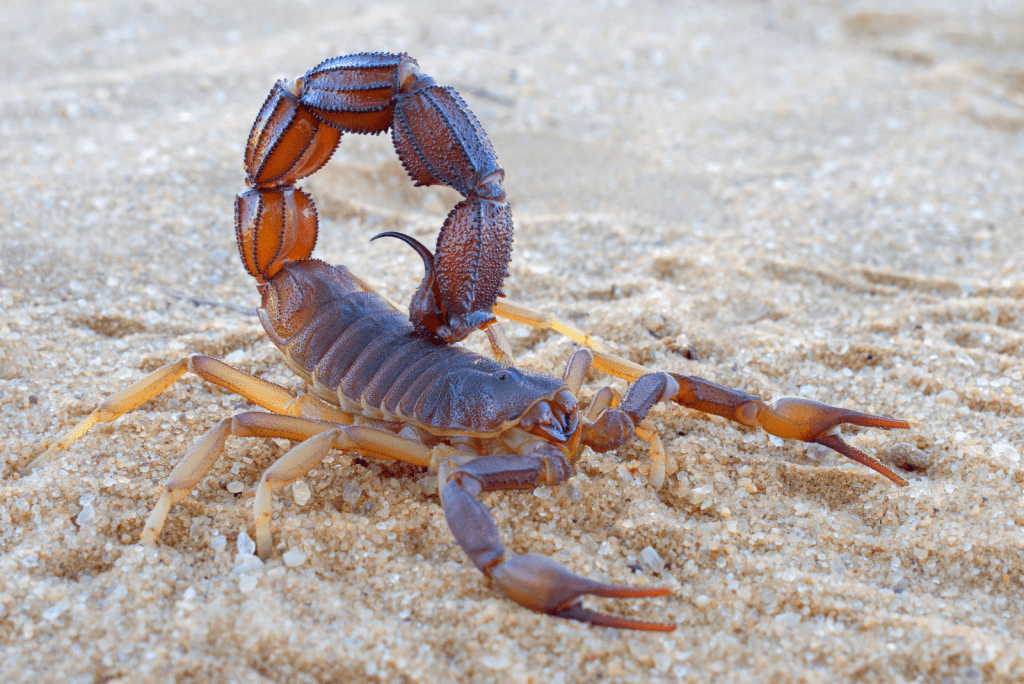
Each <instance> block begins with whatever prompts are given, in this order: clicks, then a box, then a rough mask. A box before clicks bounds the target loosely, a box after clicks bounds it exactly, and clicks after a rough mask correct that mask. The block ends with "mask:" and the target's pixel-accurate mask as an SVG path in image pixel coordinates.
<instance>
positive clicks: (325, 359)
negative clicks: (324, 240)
mask: <svg viewBox="0 0 1024 684" xmlns="http://www.w3.org/2000/svg"><path fill="white" fill-rule="evenodd" d="M260 319H261V321H262V322H263V326H264V328H266V330H267V333H268V334H269V335H270V337H271V339H273V341H274V342H275V343H276V344H277V345H278V347H280V348H281V350H282V351H283V352H284V353H285V358H286V360H287V362H288V365H289V366H290V367H291V368H292V369H293V370H294V371H295V372H296V373H298V374H299V375H301V376H302V377H303V378H305V379H306V380H307V382H309V383H310V384H311V385H312V387H313V393H314V394H316V395H317V396H319V397H320V398H322V399H324V400H326V401H329V402H331V403H333V404H337V405H339V406H341V407H342V409H344V410H346V411H349V412H352V413H360V414H363V415H367V416H369V417H371V418H380V419H384V420H389V421H394V422H400V423H412V424H415V425H417V426H419V427H421V428H423V429H425V430H427V431H428V432H431V433H433V434H436V435H441V436H453V435H459V434H473V435H478V436H479V435H484V434H495V433H497V432H500V431H502V430H505V429H507V428H508V427H509V426H511V425H513V424H515V423H516V422H518V420H519V418H520V417H521V416H522V415H523V414H524V413H525V412H526V410H527V409H529V408H530V407H531V406H532V405H533V404H534V403H536V402H537V401H539V400H541V399H546V398H551V397H552V396H554V394H555V392H557V391H558V390H560V389H562V388H563V387H564V383H562V381H560V380H558V379H557V378H552V377H549V376H546V375H539V374H535V373H528V372H525V371H520V370H518V369H514V368H507V367H506V366H503V365H502V364H500V363H498V362H497V361H494V360H492V359H488V358H485V357H483V356H480V355H478V354H474V353H472V352H470V351H467V350H465V349H462V348H460V347H453V346H451V345H445V344H438V343H436V342H431V341H430V340H429V339H427V338H425V337H423V336H421V335H417V334H416V332H415V330H414V328H413V326H412V324H411V323H410V322H409V318H408V317H407V316H406V314H404V313H403V312H401V311H398V310H397V309H395V308H394V307H393V306H391V304H389V303H388V302H387V300H385V299H384V298H383V297H381V296H380V295H378V294H377V293H376V292H373V291H372V290H369V289H368V288H367V287H366V286H365V285H364V284H363V283H362V282H361V281H360V280H359V279H358V278H356V277H355V276H353V275H352V274H351V273H350V272H349V270H348V269H347V268H345V267H344V266H330V265H328V264H326V263H324V262H322V261H319V260H316V259H307V260H304V261H299V262H295V263H291V264H288V265H287V266H285V267H284V268H283V269H282V270H281V271H280V272H279V273H278V274H277V275H275V276H274V277H273V278H272V279H271V280H270V281H269V282H268V283H267V284H266V285H264V286H263V305H262V307H261V308H260Z"/></svg>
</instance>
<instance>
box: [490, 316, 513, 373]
mask: <svg viewBox="0 0 1024 684" xmlns="http://www.w3.org/2000/svg"><path fill="white" fill-rule="evenodd" d="M486 332H487V339H488V340H490V342H491V352H492V353H493V354H494V360H495V361H497V362H498V363H503V364H505V365H506V366H514V365H516V359H515V357H514V356H513V355H512V343H511V342H509V341H508V335H506V334H505V329H504V328H502V327H501V325H500V324H498V323H492V324H491V325H489V326H487V329H486Z"/></svg>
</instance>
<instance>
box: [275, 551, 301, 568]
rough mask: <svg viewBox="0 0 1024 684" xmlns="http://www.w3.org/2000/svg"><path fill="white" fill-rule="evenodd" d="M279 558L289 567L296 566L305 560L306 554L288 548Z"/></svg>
mask: <svg viewBox="0 0 1024 684" xmlns="http://www.w3.org/2000/svg"><path fill="white" fill-rule="evenodd" d="M281 560H283V561H284V564H285V565H287V566H288V567H289V568H297V567H299V566H300V565H302V564H303V563H305V562H306V554H304V553H302V552H301V551H299V550H298V549H290V550H288V551H285V552H284V555H283V556H281Z"/></svg>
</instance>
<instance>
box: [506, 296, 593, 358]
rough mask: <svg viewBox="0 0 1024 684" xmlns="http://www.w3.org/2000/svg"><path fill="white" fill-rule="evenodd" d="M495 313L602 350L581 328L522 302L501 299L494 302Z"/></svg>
mask: <svg viewBox="0 0 1024 684" xmlns="http://www.w3.org/2000/svg"><path fill="white" fill-rule="evenodd" d="M494 313H495V314H496V315H498V316H501V317H502V318H507V319H509V320H511V321H516V322H517V323H524V324H526V325H529V326H531V327H534V328H543V329H545V330H554V331H555V332H557V333H561V334H562V335H565V336H566V337H569V338H571V339H573V340H576V341H577V342H579V343H580V344H582V345H583V346H584V347H587V348H588V349H593V350H594V351H600V349H601V347H600V345H598V343H597V341H596V340H595V339H594V338H593V337H591V336H590V335H588V334H587V333H585V332H583V331H582V330H580V329H579V328H575V327H573V326H571V325H569V324H568V323H566V322H565V321H561V320H559V319H557V318H555V317H554V316H549V315H547V314H546V313H543V312H540V311H537V310H535V309H531V308H529V307H527V306H523V305H522V304H516V303H515V302H510V301H509V300H507V299H499V300H498V301H496V302H494Z"/></svg>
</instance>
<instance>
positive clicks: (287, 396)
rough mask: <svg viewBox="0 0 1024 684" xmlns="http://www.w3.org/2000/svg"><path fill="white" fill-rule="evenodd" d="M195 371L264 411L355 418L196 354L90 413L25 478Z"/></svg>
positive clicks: (345, 421)
mask: <svg viewBox="0 0 1024 684" xmlns="http://www.w3.org/2000/svg"><path fill="white" fill-rule="evenodd" d="M187 371H191V372H193V373H195V374H196V375H198V376H199V377H201V378H203V379H204V380H206V381H207V382H210V383H212V384H214V385H217V386H218V387H223V388H224V389H227V390H229V391H231V392H234V393H236V394H238V395H241V396H242V397H244V398H245V399H247V400H249V401H251V402H252V403H254V404H256V405H258V406H262V407H263V408H265V409H267V410H269V411H273V412H274V413H280V414H284V415H292V416H299V415H301V416H305V417H307V418H316V419H318V420H329V421H331V422H335V423H342V424H350V423H351V422H352V418H351V416H350V415H349V414H347V413H345V412H344V411H342V410H341V409H339V408H336V407H333V406H328V405H327V404H324V403H323V402H321V401H319V400H318V399H316V398H315V397H310V396H300V397H296V396H295V395H294V394H293V393H292V392H289V391H288V390H286V389H285V388H283V387H280V386H278V385H275V384H274V383H272V382H268V381H267V380H263V379H261V378H257V377H254V376H252V375H249V374H248V373H244V372H242V371H240V370H238V369H237V368H232V367H231V366H229V365H228V364H226V363H224V362H223V361H220V360H218V359H214V358H211V357H209V356H202V355H200V354H193V355H192V356H187V357H185V358H182V359H179V360H178V361H175V362H174V363H170V364H168V365H166V366H164V367H162V368H158V369H157V370H155V371H153V372H152V373H150V374H149V375H147V376H146V377H144V378H143V379H142V380H139V381H138V382H137V383H135V384H134V385H131V386H130V387H126V388H125V389H123V390H121V391H120V392H118V393H117V394H115V395H113V396H112V397H109V398H107V399H106V400H105V401H104V402H103V403H101V404H100V405H99V406H98V407H97V408H96V410H94V411H93V412H92V413H90V414H89V415H88V416H87V417H86V418H85V419H84V420H82V421H81V422H79V423H78V424H77V425H75V426H74V427H73V428H71V429H70V430H69V431H68V432H67V433H65V434H64V436H63V437H61V438H60V439H59V440H58V441H56V442H54V443H53V444H51V445H50V446H49V448H47V449H46V451H44V452H43V453H42V455H40V456H39V457H38V458H36V459H35V460H34V461H32V462H31V463H29V464H28V465H27V466H25V468H24V469H22V471H21V474H22V475H23V476H24V475H27V474H29V473H30V472H32V470H34V469H36V468H38V467H39V466H41V465H42V464H43V463H45V462H46V461H48V460H50V458H51V457H53V456H54V455H55V454H56V453H57V452H59V451H63V450H64V449H67V448H69V447H70V446H71V445H72V444H74V443H75V442H76V441H77V440H78V439H79V438H81V436H82V435H84V434H85V433H86V432H88V430H89V429H90V428H92V427H93V426H94V425H96V424H97V423H108V422H110V421H112V420H116V419H117V418H120V417H121V416H123V415H124V414H126V413H128V412H130V411H134V410H135V409H136V408H138V407H139V406H141V405H142V404H144V403H146V402H147V401H149V400H150V399H152V398H153V397H155V396H157V395H158V394H160V393H161V392H163V391H164V390H165V389H167V388H168V387H170V386H171V384H173V383H174V381H175V380H177V379H178V378H180V377H181V376H182V375H184V374H185V373H186V372H187Z"/></svg>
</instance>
